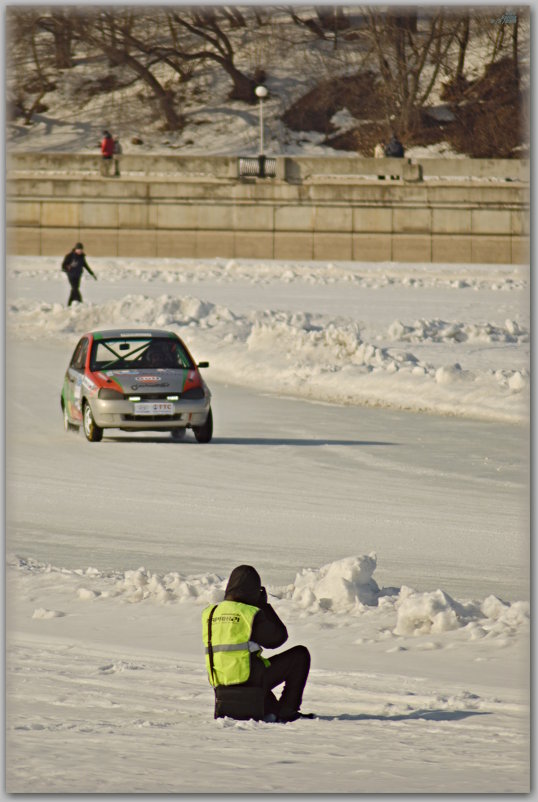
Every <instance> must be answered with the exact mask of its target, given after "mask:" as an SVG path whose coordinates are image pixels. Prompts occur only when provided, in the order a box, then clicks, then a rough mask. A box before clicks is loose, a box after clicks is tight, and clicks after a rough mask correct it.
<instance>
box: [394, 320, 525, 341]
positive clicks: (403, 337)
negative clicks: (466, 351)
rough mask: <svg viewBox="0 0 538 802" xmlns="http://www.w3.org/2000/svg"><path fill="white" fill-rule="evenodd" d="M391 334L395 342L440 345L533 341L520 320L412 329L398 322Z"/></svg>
mask: <svg viewBox="0 0 538 802" xmlns="http://www.w3.org/2000/svg"><path fill="white" fill-rule="evenodd" d="M388 334H389V337H390V339H391V340H398V341H400V342H411V343H422V342H425V341H428V340H431V341H432V342H436V343H439V342H446V341H449V340H452V341H453V342H456V343H463V342H482V343H497V342H501V343H503V342H504V343H518V344H519V343H528V342H529V332H528V331H527V329H525V328H521V327H520V325H519V323H518V322H517V321H516V320H507V321H506V322H505V324H504V326H494V325H493V324H491V323H483V324H475V323H472V324H466V323H461V322H457V323H448V322H446V321H444V320H416V321H415V322H414V323H413V324H412V325H410V326H408V325H404V324H403V323H401V322H400V321H399V320H396V321H394V323H393V324H392V325H391V326H390V327H389V331H388Z"/></svg>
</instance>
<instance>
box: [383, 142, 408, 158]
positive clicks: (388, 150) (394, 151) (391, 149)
mask: <svg viewBox="0 0 538 802" xmlns="http://www.w3.org/2000/svg"><path fill="white" fill-rule="evenodd" d="M403 155H404V148H403V145H402V143H401V142H400V140H399V139H397V138H396V137H395V136H393V137H391V139H390V141H389V143H388V145H387V146H386V147H385V156H388V157H390V158H392V159H401V158H402V157H403Z"/></svg>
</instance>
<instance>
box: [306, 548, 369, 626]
mask: <svg viewBox="0 0 538 802" xmlns="http://www.w3.org/2000/svg"><path fill="white" fill-rule="evenodd" d="M376 567H377V557H376V555H375V554H373V553H372V554H369V555H363V556H362V557H346V558H344V559H343V560H337V561H336V562H332V563H329V564H328V565H323V566H322V567H321V568H319V569H313V568H304V569H303V570H302V571H301V572H300V573H298V574H297V576H296V577H295V582H294V585H293V590H292V592H291V598H292V600H293V601H294V602H295V603H296V604H298V605H299V606H300V607H302V608H304V609H308V610H311V611H313V610H331V611H333V612H338V613H344V612H351V611H353V610H354V609H355V610H361V609H362V607H363V606H364V605H368V606H375V605H377V601H378V598H379V593H380V590H379V586H378V584H377V582H376V581H375V579H374V578H373V576H372V575H373V573H374V571H375V569H376Z"/></svg>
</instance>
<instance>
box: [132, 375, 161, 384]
mask: <svg viewBox="0 0 538 802" xmlns="http://www.w3.org/2000/svg"><path fill="white" fill-rule="evenodd" d="M160 380H161V379H160V377H159V376H139V377H138V379H137V381H139V382H141V383H142V382H143V383H144V384H155V382H158V381H160Z"/></svg>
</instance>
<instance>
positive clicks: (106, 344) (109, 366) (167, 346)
mask: <svg viewBox="0 0 538 802" xmlns="http://www.w3.org/2000/svg"><path fill="white" fill-rule="evenodd" d="M129 368H135V369H138V368H155V369H159V368H183V369H189V370H193V369H194V364H193V361H192V359H191V358H190V356H189V354H188V353H187V351H186V350H185V348H184V347H183V346H182V345H181V343H180V342H179V340H176V339H172V338H165V337H151V338H149V337H129V338H123V337H122V338H119V337H111V338H108V339H100V340H94V342H93V345H92V350H91V356H90V370H91V371H96V370H125V369H129Z"/></svg>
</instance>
